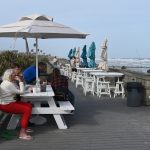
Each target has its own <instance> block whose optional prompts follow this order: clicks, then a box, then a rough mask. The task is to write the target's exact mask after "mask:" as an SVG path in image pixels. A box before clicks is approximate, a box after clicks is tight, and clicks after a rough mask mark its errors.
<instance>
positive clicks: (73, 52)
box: [72, 47, 76, 57]
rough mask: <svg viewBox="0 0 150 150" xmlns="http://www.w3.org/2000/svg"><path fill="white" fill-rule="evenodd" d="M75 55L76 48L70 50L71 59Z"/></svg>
mask: <svg viewBox="0 0 150 150" xmlns="http://www.w3.org/2000/svg"><path fill="white" fill-rule="evenodd" d="M75 55H76V47H75V48H74V49H73V50H72V57H73V56H74V57H75Z"/></svg>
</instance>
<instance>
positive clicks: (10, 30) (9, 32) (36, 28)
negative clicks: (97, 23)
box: [0, 14, 87, 39]
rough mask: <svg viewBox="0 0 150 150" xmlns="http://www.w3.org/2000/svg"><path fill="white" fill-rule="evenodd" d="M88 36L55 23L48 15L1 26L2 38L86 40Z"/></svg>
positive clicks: (24, 18)
mask: <svg viewBox="0 0 150 150" xmlns="http://www.w3.org/2000/svg"><path fill="white" fill-rule="evenodd" d="M86 36H87V34H85V33H82V32H79V31H77V30H75V29H73V28H71V27H68V26H65V25H62V24H59V23H55V22H53V18H52V17H49V16H46V15H38V14H34V15H29V16H24V17H22V18H21V19H20V20H19V21H18V22H15V23H11V24H8V25H3V26H0V37H24V38H25V37H27V38H40V39H47V38H85V37H86Z"/></svg>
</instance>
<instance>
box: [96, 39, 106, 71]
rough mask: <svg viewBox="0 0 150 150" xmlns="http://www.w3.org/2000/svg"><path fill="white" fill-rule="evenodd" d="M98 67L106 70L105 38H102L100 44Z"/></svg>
mask: <svg viewBox="0 0 150 150" xmlns="http://www.w3.org/2000/svg"><path fill="white" fill-rule="evenodd" d="M98 68H99V69H101V70H104V71H108V57H107V39H105V40H104V42H103V43H102V46H101V54H100V63H99V65H98Z"/></svg>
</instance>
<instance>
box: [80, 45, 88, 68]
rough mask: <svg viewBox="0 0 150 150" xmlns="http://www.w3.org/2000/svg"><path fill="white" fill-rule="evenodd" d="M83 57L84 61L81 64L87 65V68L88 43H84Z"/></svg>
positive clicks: (86, 66)
mask: <svg viewBox="0 0 150 150" xmlns="http://www.w3.org/2000/svg"><path fill="white" fill-rule="evenodd" d="M81 58H82V60H83V61H82V63H81V66H82V67H85V68H88V62H87V51H86V45H84V47H83V49H82V54H81Z"/></svg>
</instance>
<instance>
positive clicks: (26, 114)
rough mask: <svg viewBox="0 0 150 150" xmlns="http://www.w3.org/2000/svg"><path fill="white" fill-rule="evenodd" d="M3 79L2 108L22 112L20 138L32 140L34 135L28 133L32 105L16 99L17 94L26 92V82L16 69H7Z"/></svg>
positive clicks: (0, 107) (0, 101) (2, 109)
mask: <svg viewBox="0 0 150 150" xmlns="http://www.w3.org/2000/svg"><path fill="white" fill-rule="evenodd" d="M2 80H3V81H2V83H1V85H0V88H1V89H0V91H1V95H0V110H1V111H4V112H8V113H13V114H20V115H21V116H22V117H21V130H20V134H19V138H20V139H24V140H31V139H32V137H31V136H30V135H28V134H27V127H28V122H29V118H30V115H31V112H32V105H31V104H30V103H27V102H21V101H16V100H14V96H15V94H22V93H23V92H24V84H23V82H22V80H21V78H19V76H16V75H15V72H14V69H7V70H6V71H5V72H4V75H3V77H2ZM15 80H18V82H19V86H18V85H17V84H16V82H15Z"/></svg>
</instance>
